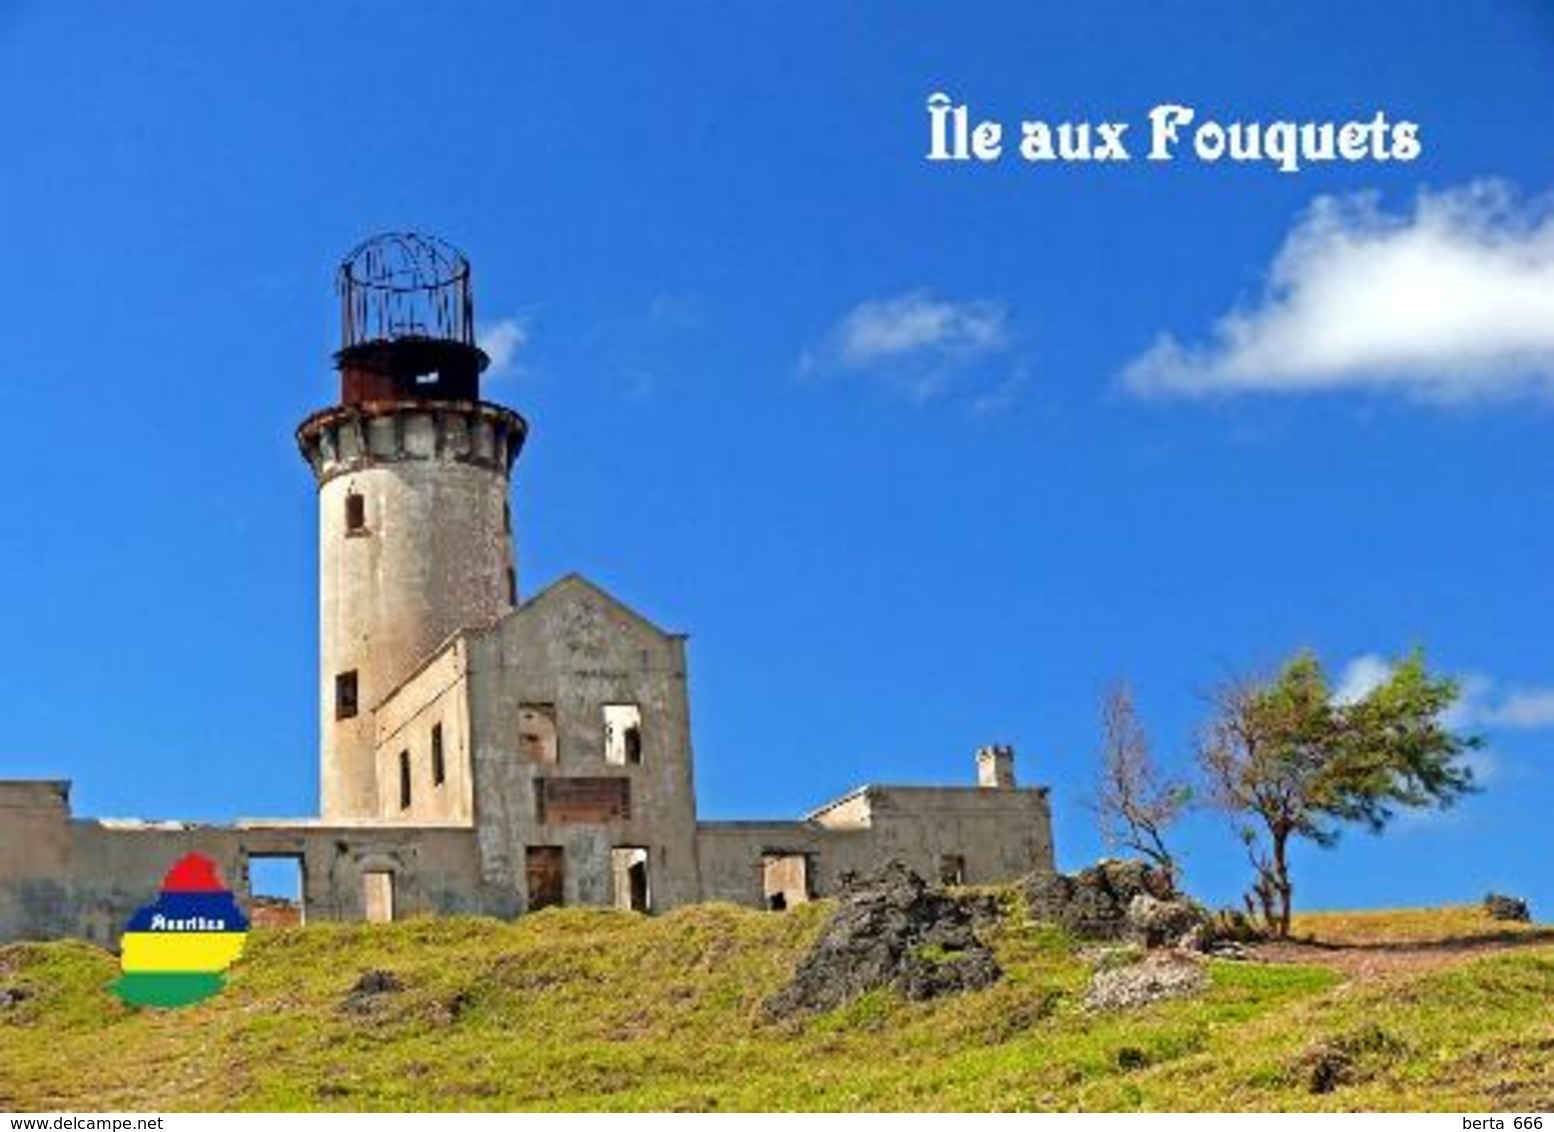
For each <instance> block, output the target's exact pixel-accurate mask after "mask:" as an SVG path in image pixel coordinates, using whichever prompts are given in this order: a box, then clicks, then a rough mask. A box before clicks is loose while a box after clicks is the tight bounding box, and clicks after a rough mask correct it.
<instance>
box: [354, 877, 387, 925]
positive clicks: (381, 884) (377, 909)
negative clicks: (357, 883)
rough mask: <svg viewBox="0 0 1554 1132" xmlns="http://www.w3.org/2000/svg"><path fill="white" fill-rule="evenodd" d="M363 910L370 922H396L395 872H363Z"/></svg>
mask: <svg viewBox="0 0 1554 1132" xmlns="http://www.w3.org/2000/svg"><path fill="white" fill-rule="evenodd" d="M362 912H363V914H364V916H365V918H366V920H367V922H368V923H369V924H390V923H393V922H394V874H393V873H391V872H389V871H387V870H386V869H384V870H374V871H371V872H364V873H362Z"/></svg>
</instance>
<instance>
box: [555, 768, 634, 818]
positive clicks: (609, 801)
mask: <svg viewBox="0 0 1554 1132" xmlns="http://www.w3.org/2000/svg"><path fill="white" fill-rule="evenodd" d="M534 807H535V818H536V819H537V820H538V821H540V822H551V823H554V824H556V825H596V824H599V823H602V822H608V821H629V820H630V818H631V780H630V779H626V778H537V779H535V780H534Z"/></svg>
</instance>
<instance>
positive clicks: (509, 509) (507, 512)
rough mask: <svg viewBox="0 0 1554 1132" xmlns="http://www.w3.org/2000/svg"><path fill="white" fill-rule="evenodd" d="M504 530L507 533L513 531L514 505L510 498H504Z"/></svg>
mask: <svg viewBox="0 0 1554 1132" xmlns="http://www.w3.org/2000/svg"><path fill="white" fill-rule="evenodd" d="M502 530H503V531H505V532H506V533H507V534H512V533H513V505H512V502H511V501H510V500H506V499H504V500H502Z"/></svg>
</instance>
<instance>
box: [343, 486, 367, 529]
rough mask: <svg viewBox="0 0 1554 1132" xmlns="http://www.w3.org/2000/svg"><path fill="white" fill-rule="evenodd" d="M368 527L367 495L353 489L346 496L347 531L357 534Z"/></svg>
mask: <svg viewBox="0 0 1554 1132" xmlns="http://www.w3.org/2000/svg"><path fill="white" fill-rule="evenodd" d="M366 529H367V497H366V496H365V495H363V494H362V493H361V492H359V491H353V492H351V493H350V494H349V495H347V496H346V497H345V533H346V534H348V535H351V534H356V533H357V532H359V531H365V530H366Z"/></svg>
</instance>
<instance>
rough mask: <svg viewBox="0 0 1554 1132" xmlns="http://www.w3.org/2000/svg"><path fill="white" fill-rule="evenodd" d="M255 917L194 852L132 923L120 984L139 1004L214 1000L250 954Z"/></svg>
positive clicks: (212, 867)
mask: <svg viewBox="0 0 1554 1132" xmlns="http://www.w3.org/2000/svg"><path fill="white" fill-rule="evenodd" d="M247 938H248V918H247V917H246V916H244V915H243V910H242V909H241V908H239V907H238V906H237V901H236V900H234V899H233V897H232V893H230V892H229V891H227V890H226V889H225V888H223V887H222V885H221V877H220V875H219V874H218V873H217V872H216V865H215V863H214V862H213V861H211V860H210V858H208V857H202V856H201V855H200V854H198V853H190V854H189V855H188V856H186V857H182V858H180V859H179V860H178V862H177V863H176V864H174V865H173V867H172V868H171V869H170V870H168V873H167V876H166V877H165V878H164V879H163V881H162V892H161V894H160V895H159V896H158V897H157V898H156V900H154V901H153V902H151V903H150V904H147V905H146V906H145V907H143V908H141V909H140V910H139V911H138V912H136V913H135V914H134V915H133V916H132V917H130V922H129V926H128V927H127V928H126V929H125V932H124V937H123V939H122V941H121V943H120V946H121V947H122V949H123V951H122V954H121V956H120V959H119V965H120V968H121V969H122V971H123V974H122V975H121V976H120V977H119V979H118V981H117V982H115V983H114V984H113V990H114V993H116V994H117V995H118V996H119V997H120V998H122V999H123V1000H124V1001H125V1002H127V1003H130V1004H131V1005H133V1006H163V1007H172V1006H188V1005H189V1004H190V1003H195V1002H199V1001H200V1000H201V999H204V998H209V997H210V996H211V995H213V994H215V993H216V992H217V991H219V990H220V989H221V988H222V987H223V986H224V985H226V980H225V978H223V976H222V972H224V971H225V970H226V969H227V968H228V967H229V966H231V965H232V961H233V960H235V959H236V958H237V957H238V955H240V954H241V953H242V951H243V941H244V940H246V939H247Z"/></svg>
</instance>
